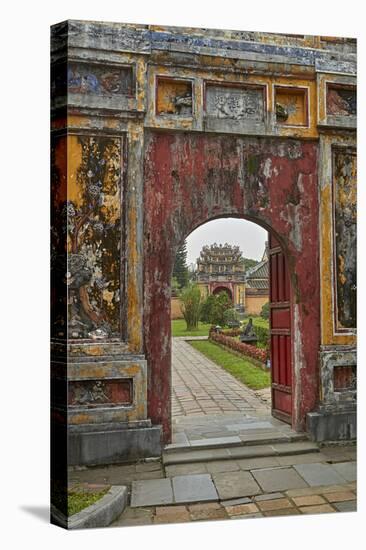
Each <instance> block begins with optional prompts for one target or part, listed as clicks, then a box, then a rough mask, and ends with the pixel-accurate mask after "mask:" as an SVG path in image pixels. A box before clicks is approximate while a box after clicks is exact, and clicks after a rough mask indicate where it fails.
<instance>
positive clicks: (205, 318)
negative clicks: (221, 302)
mask: <svg viewBox="0 0 366 550" xmlns="http://www.w3.org/2000/svg"><path fill="white" fill-rule="evenodd" d="M215 301H216V296H215V295H214V294H209V295H208V296H207V298H206V300H205V301H204V302H203V304H202V307H201V317H200V319H201V321H202V323H206V324H208V323H212V321H211V317H212V311H213V307H214V304H215Z"/></svg>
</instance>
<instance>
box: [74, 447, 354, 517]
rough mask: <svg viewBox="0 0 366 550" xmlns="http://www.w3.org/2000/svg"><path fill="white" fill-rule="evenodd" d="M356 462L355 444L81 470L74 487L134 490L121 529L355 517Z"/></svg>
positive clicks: (75, 470) (122, 515) (77, 474)
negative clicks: (271, 518) (337, 515)
mask: <svg viewBox="0 0 366 550" xmlns="http://www.w3.org/2000/svg"><path fill="white" fill-rule="evenodd" d="M355 459H356V449H355V447H352V446H349V447H348V446H342V447H334V446H331V447H323V448H321V449H320V452H312V453H305V454H294V455H292V456H288V455H286V454H285V455H282V456H281V455H277V456H264V457H260V456H258V457H256V458H252V459H249V458H247V459H238V458H236V459H234V458H233V459H231V460H221V461H218V460H211V461H208V462H200V463H189V464H177V465H171V466H164V464H163V463H162V462H161V461H154V462H145V463H135V464H121V465H113V466H107V467H95V468H82V469H80V468H79V469H76V468H74V469H73V470H71V471H70V473H69V482H70V488H71V489H73V490H76V489H77V488H78V487H79V488H80V489H81V488H82V485H84V484H85V483H87V484H91V487H92V489H93V490H95V488H96V486H98V487H99V485H100V484H104V485H127V486H128V487H129V489H130V491H131V501H130V504H129V506H128V507H127V508H126V510H125V511H124V512H123V513H122V514H121V516H120V517H119V518H118V519H117V520H116V521H115V522H114V523H113V526H127V525H147V524H152V523H172V522H189V521H200V520H210V519H212V520H216V519H240V518H256V517H265V516H284V515H296V514H320V513H335V512H347V511H349V512H351V511H355V510H356V498H357V497H356V494H357V489H356V462H355ZM96 484H97V485H96Z"/></svg>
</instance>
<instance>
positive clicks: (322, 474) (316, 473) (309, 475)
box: [289, 462, 346, 489]
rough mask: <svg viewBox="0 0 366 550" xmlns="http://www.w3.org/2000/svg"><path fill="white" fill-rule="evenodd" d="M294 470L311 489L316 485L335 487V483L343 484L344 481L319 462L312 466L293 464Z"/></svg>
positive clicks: (327, 465)
mask: <svg viewBox="0 0 366 550" xmlns="http://www.w3.org/2000/svg"><path fill="white" fill-rule="evenodd" d="M294 468H295V470H296V471H297V472H298V473H299V474H300V475H301V477H302V478H303V479H305V481H306V482H307V483H308V485H310V486H311V487H314V486H316V485H335V484H337V483H345V481H346V480H345V479H344V478H343V477H342V476H341V475H339V473H338V472H337V470H335V468H334V467H333V466H331V465H329V464H322V463H320V462H319V463H314V464H295V466H294ZM289 489H290V487H289Z"/></svg>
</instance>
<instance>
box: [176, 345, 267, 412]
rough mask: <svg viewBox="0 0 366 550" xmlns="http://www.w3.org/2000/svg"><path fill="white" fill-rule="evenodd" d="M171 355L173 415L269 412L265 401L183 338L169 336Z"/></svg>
mask: <svg viewBox="0 0 366 550" xmlns="http://www.w3.org/2000/svg"><path fill="white" fill-rule="evenodd" d="M172 359H173V361H172V362H173V380H172V382H173V396H172V397H173V399H172V413H173V417H180V416H192V415H203V414H205V415H207V414H223V413H224V414H227V413H238V412H247V413H259V414H263V413H266V412H267V413H269V410H270V409H269V406H268V403H265V401H264V400H263V399H259V398H258V397H257V396H256V394H255V392H254V391H253V390H250V389H249V388H247V387H246V386H244V384H242V383H241V382H239V381H238V380H236V378H234V377H233V376H231V374H229V373H228V372H226V371H224V370H223V369H221V368H220V367H219V366H218V365H216V364H215V363H214V362H213V361H211V360H210V359H207V358H206V357H205V356H204V355H202V354H201V353H200V352H199V351H197V350H195V349H194V348H193V347H192V346H190V345H189V344H188V342H186V341H185V340H184V339H181V338H173V355H172ZM262 393H263V392H262ZM267 393H269V392H267Z"/></svg>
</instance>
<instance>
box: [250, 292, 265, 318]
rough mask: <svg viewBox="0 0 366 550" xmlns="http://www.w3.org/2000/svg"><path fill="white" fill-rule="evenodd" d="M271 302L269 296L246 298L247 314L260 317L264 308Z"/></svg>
mask: <svg viewBox="0 0 366 550" xmlns="http://www.w3.org/2000/svg"><path fill="white" fill-rule="evenodd" d="M268 300H269V297H268V296H250V295H249V296H248V294H247V296H246V305H245V312H246V313H248V314H249V315H260V313H261V311H262V307H263V306H264V304H266V303H267V302H268Z"/></svg>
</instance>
